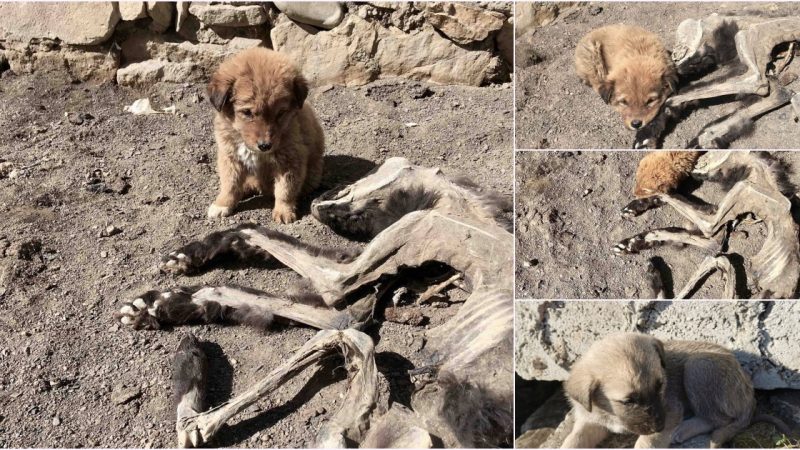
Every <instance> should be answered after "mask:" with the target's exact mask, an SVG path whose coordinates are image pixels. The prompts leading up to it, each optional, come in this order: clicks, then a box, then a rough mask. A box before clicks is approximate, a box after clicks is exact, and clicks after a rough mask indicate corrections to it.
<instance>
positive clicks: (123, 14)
mask: <svg viewBox="0 0 800 450" xmlns="http://www.w3.org/2000/svg"><path fill="white" fill-rule="evenodd" d="M119 15H120V18H122V20H136V19H143V18H145V17H147V5H146V3H145V2H119Z"/></svg>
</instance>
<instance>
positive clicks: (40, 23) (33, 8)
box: [0, 2, 120, 45]
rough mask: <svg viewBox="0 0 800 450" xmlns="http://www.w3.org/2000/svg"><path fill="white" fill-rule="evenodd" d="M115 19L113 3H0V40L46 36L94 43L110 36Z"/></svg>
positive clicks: (24, 41) (21, 40)
mask: <svg viewBox="0 0 800 450" xmlns="http://www.w3.org/2000/svg"><path fill="white" fill-rule="evenodd" d="M119 20H120V13H119V8H118V6H117V3H116V2H113V3H112V2H100V3H88V2H76V3H49V2H48V3H44V2H43V3H39V2H24V3H22V2H21V3H0V40H5V41H8V42H18V43H22V44H27V43H29V42H31V40H37V39H41V38H48V39H60V40H61V42H62V43H64V44H74V45H95V44H100V43H102V42H105V41H106V40H108V38H110V37H111V34H112V33H113V32H114V26H115V25H116V24H117V22H119Z"/></svg>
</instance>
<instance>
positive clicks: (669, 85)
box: [661, 69, 678, 94]
mask: <svg viewBox="0 0 800 450" xmlns="http://www.w3.org/2000/svg"><path fill="white" fill-rule="evenodd" d="M661 78H662V80H663V81H664V88H665V89H667V91H668V92H669V93H670V94H674V93H676V92H678V74H677V73H675V71H674V70H671V69H669V70H667V71H666V72H665V73H664V75H663V76H662V77H661Z"/></svg>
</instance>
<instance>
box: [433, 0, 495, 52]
mask: <svg viewBox="0 0 800 450" xmlns="http://www.w3.org/2000/svg"><path fill="white" fill-rule="evenodd" d="M423 5H425V18H426V19H427V21H428V23H430V24H431V25H433V27H434V28H436V29H437V30H439V31H441V32H442V33H444V35H445V36H447V37H448V38H450V39H452V40H453V41H455V42H457V43H459V44H462V45H467V44H471V43H473V42H480V41H483V40H485V39H486V38H488V37H489V36H490V35H491V34H492V33H494V32H496V31H499V30H500V28H502V27H503V23H504V22H505V21H506V16H505V15H503V14H501V13H499V12H495V11H489V10H487V9H484V8H480V7H477V6H472V5H468V4H464V3H449V2H435V3H423Z"/></svg>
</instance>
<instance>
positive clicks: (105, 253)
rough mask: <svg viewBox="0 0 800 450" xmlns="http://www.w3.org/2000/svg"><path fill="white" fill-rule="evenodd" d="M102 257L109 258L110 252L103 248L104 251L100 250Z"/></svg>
mask: <svg viewBox="0 0 800 450" xmlns="http://www.w3.org/2000/svg"><path fill="white" fill-rule="evenodd" d="M100 257H101V258H108V252H107V251H105V250H103V251H102V252H100Z"/></svg>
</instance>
